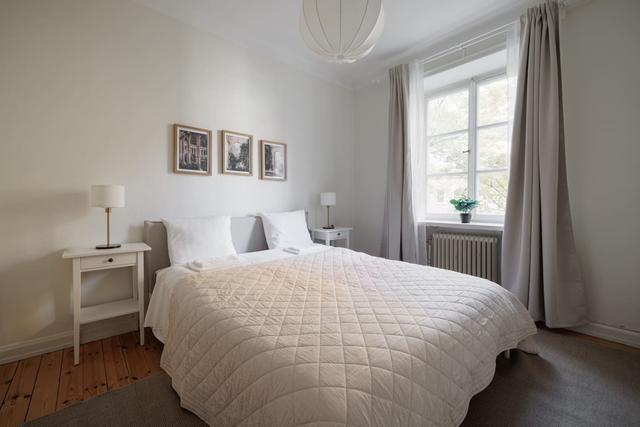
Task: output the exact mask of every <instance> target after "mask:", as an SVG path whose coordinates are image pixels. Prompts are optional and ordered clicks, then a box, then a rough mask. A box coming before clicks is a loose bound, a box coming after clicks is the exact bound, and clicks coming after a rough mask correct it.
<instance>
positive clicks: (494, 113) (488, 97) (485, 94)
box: [478, 77, 508, 126]
mask: <svg viewBox="0 0 640 427" xmlns="http://www.w3.org/2000/svg"><path fill="white" fill-rule="evenodd" d="M507 110H508V108H507V79H506V77H505V78H501V79H499V80H490V81H488V82H486V83H483V82H480V83H479V84H478V125H480V126H483V125H489V124H491V123H499V122H506V121H507Z"/></svg>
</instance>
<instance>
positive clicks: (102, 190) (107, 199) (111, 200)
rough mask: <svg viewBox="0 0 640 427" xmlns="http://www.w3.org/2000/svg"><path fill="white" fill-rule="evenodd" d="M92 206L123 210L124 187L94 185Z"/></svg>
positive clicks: (92, 187) (92, 188)
mask: <svg viewBox="0 0 640 427" xmlns="http://www.w3.org/2000/svg"><path fill="white" fill-rule="evenodd" d="M91 206H92V207H94V208H123V207H124V185H92V186H91Z"/></svg>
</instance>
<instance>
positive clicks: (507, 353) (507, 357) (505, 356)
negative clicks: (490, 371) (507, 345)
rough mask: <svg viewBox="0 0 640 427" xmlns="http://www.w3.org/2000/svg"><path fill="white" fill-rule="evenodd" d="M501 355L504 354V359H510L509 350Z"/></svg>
mask: <svg viewBox="0 0 640 427" xmlns="http://www.w3.org/2000/svg"><path fill="white" fill-rule="evenodd" d="M502 354H504V358H505V359H507V360H508V359H510V358H511V350H505V351H504V352H503V353H502Z"/></svg>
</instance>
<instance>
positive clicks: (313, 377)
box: [145, 217, 536, 426]
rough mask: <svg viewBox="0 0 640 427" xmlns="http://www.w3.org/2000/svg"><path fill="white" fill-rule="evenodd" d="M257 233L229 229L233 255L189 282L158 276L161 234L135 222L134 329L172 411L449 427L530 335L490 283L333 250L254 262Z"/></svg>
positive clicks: (164, 270)
mask: <svg viewBox="0 0 640 427" xmlns="http://www.w3.org/2000/svg"><path fill="white" fill-rule="evenodd" d="M261 228H262V227H261V223H260V220H259V218H255V217H249V218H234V219H232V234H233V241H234V245H235V247H236V249H237V251H238V252H239V253H241V255H239V256H238V257H237V258H234V259H233V260H221V261H220V262H219V263H217V264H216V265H212V266H209V267H210V268H207V269H204V270H202V271H192V270H190V269H188V268H185V267H168V265H169V261H168V257H167V255H166V236H164V237H163V233H164V234H166V233H165V231H164V226H163V225H162V223H159V222H150V221H147V222H145V240H146V242H147V243H148V244H149V245H150V246H151V247H152V248H153V251H151V252H150V253H148V255H147V254H145V256H146V259H145V265H146V268H147V277H148V278H150V279H151V280H150V281H149V289H151V300H150V304H149V310H148V314H147V325H148V326H151V327H152V328H153V330H154V334H156V335H157V336H158V338H159V339H161V340H162V341H163V342H164V343H165V347H164V350H163V354H162V359H161V366H162V368H163V369H164V370H165V371H166V372H167V373H168V374H169V376H170V377H171V380H172V385H173V388H174V389H175V390H176V392H177V393H178V395H179V396H180V401H181V405H182V406H183V407H185V408H187V409H189V410H190V411H192V412H194V413H195V414H196V415H198V416H199V417H200V418H202V419H203V420H204V421H205V422H207V423H208V424H210V425H265V426H267V425H277V426H293V425H305V424H309V425H363V426H364V425H380V426H392V425H422V426H423V425H434V426H456V425H459V424H460V423H461V422H462V420H463V419H464V417H465V415H466V412H467V408H468V405H469V401H470V399H471V397H472V396H473V395H474V394H476V393H478V392H479V391H481V390H482V389H483V388H485V387H486V386H487V385H488V384H489V383H490V382H491V379H492V378H493V374H494V370H495V359H496V357H497V356H498V355H499V354H500V353H501V352H503V351H505V350H508V349H513V348H516V347H517V346H518V344H519V343H520V342H521V341H523V340H525V339H526V338H527V337H530V336H532V335H534V334H535V333H536V328H535V325H534V323H533V321H532V319H531V318H530V316H529V315H528V313H527V312H526V310H525V309H524V307H523V306H522V305H521V304H520V303H519V302H518V301H517V299H516V298H515V297H514V296H513V295H512V294H510V293H509V292H507V291H506V290H504V289H503V288H501V287H500V286H499V285H497V284H495V283H492V282H489V281H486V280H484V279H479V278H475V277H471V276H467V275H463V274H459V273H455V272H451V271H447V270H440V269H436V268H431V267H425V266H419V265H414V264H408V263H403V262H397V261H389V260H386V259H382V258H378V257H372V256H369V255H366V254H363V253H359V252H355V251H351V250H348V249H343V248H329V247H319V246H314V247H312V248H310V249H308V250H305V251H303V252H302V253H300V254H299V255H295V256H293V255H291V254H286V253H284V252H282V251H278V250H271V251H268V250H266V249H267V247H266V242H265V241H264V237H263V234H264V233H262V235H261ZM163 238H164V242H163ZM156 272H158V275H157V278H158V280H157V283H156V281H155V280H154V277H155V273H156ZM154 287H155V289H154Z"/></svg>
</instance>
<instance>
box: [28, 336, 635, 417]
mask: <svg viewBox="0 0 640 427" xmlns="http://www.w3.org/2000/svg"><path fill="white" fill-rule="evenodd" d="M538 336H539V338H538V344H539V346H540V355H539V356H531V355H527V354H524V353H521V352H519V351H515V352H512V356H511V359H510V360H506V359H504V358H502V357H499V358H498V366H497V370H496V376H495V378H494V380H493V382H492V383H491V384H490V385H489V387H487V389H486V390H484V391H482V392H481V393H480V394H478V395H477V396H475V397H474V398H473V399H472V400H471V405H470V407H469V413H468V415H467V418H466V419H465V421H464V423H463V424H462V425H463V426H464V427H471V426H491V427H501V426H545V427H546V426H576V427H577V426H580V427H583V426H599V427H603V426H640V351H633V350H623V349H620V348H616V347H612V346H608V345H602V344H599V343H596V342H592V341H589V340H586V339H584V338H579V337H575V336H571V335H565V334H559V333H553V332H549V331H547V330H541V331H540V333H539V334H538ZM26 425H27V426H29V427H36V426H41V427H44V426H47V427H48V426H78V427H80V426H83V427H89V426H96V427H97V426H100V427H102V426H104V427H106V426H114V427H115V426H203V425H204V423H203V422H202V421H200V420H199V419H198V418H197V417H196V416H195V415H193V414H191V413H190V412H188V411H186V410H183V409H181V408H180V404H179V400H178V396H177V395H176V394H175V392H174V391H173V389H172V388H171V384H170V381H169V378H168V377H167V376H166V375H165V374H157V375H154V376H152V377H150V378H146V379H144V380H142V381H139V382H137V383H134V384H132V385H130V386H128V387H125V388H123V389H120V390H116V391H113V392H109V393H106V394H103V395H101V396H99V397H96V398H95V399H92V400H89V401H87V402H83V403H80V404H78V405H75V406H71V407H69V408H66V409H64V410H62V411H60V412H56V413H54V414H51V415H49V416H47V417H44V418H40V419H38V420H35V421H32V422H31V423H28V424H26Z"/></svg>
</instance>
